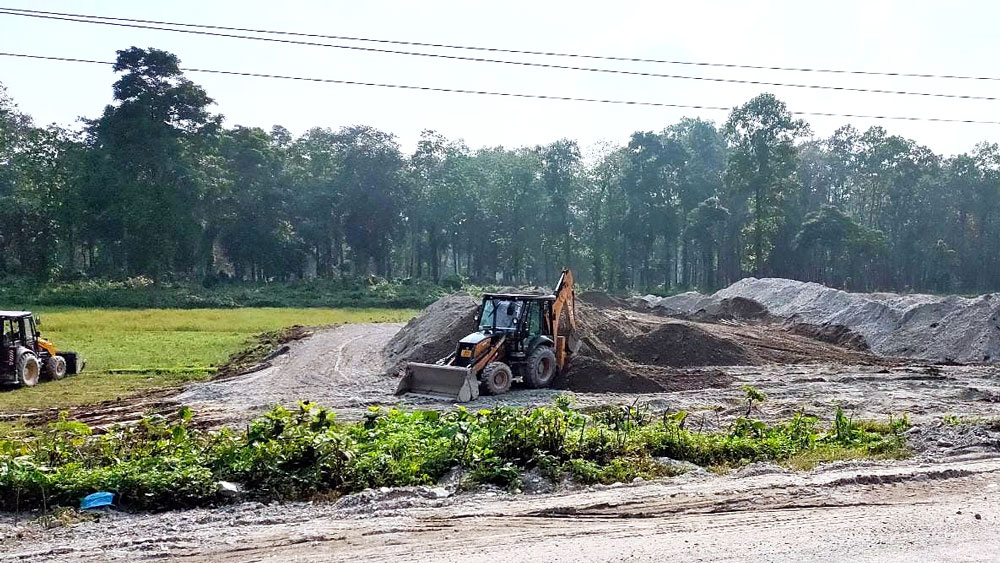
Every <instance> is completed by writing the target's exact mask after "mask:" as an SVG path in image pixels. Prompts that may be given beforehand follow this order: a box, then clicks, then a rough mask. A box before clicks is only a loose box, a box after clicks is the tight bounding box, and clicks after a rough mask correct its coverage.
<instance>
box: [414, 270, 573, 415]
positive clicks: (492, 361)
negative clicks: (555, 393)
mask: <svg viewBox="0 0 1000 563" xmlns="http://www.w3.org/2000/svg"><path fill="white" fill-rule="evenodd" d="M575 307H576V301H575V295H574V292H573V273H572V272H570V270H569V269H565V270H563V271H562V275H561V276H560V277H559V283H557V284H556V288H555V291H554V292H552V294H551V295H521V294H509V293H486V294H484V295H483V301H482V304H481V305H480V307H479V312H478V313H477V314H476V328H477V330H476V331H475V332H473V333H471V334H469V335H468V336H466V337H465V338H463V339H462V340H460V341H459V342H458V346H457V347H456V349H455V351H454V352H453V353H452V354H450V355H449V356H447V357H445V358H442V359H441V360H439V361H438V362H437V363H434V364H423V363H417V362H410V363H408V364H407V365H406V374H405V375H404V376H403V378H402V380H400V382H399V387H398V388H397V389H396V394H397V395H401V394H403V393H414V394H417V395H426V396H430V397H434V398H438V399H445V400H451V401H458V402H462V403H464V402H468V401H472V400H475V399H477V398H478V397H479V394H480V392H482V393H485V394H489V395H499V394H501V393H506V392H507V391H508V390H510V386H511V383H513V381H514V380H515V379H521V380H522V381H523V382H524V384H525V385H526V386H528V387H531V388H542V387H548V386H549V384H550V383H552V379H553V378H555V375H556V373H557V372H559V371H561V370H563V369H565V368H566V366H567V365H568V363H569V360H570V358H571V357H572V355H573V354H574V353H576V352H577V351H578V350H579V347H580V344H579V341H578V339H577V338H576V335H575V334H574V333H575V331H576V310H575Z"/></svg>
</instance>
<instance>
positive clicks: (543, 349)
mask: <svg viewBox="0 0 1000 563" xmlns="http://www.w3.org/2000/svg"><path fill="white" fill-rule="evenodd" d="M555 375H556V355H555V352H553V351H552V348H549V347H548V346H539V347H538V348H535V351H534V352H532V353H531V355H529V356H528V361H527V362H525V364H524V383H525V384H526V385H527V386H528V387H532V388H535V389H541V388H543V387H548V386H549V384H550V383H552V378H553V377H555Z"/></svg>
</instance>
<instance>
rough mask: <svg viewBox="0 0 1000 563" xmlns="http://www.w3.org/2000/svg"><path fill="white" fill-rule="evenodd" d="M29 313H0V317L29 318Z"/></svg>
mask: <svg viewBox="0 0 1000 563" xmlns="http://www.w3.org/2000/svg"><path fill="white" fill-rule="evenodd" d="M30 316H31V311H0V317H17V318H21V317H30Z"/></svg>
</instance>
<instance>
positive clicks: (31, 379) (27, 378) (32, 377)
mask: <svg viewBox="0 0 1000 563" xmlns="http://www.w3.org/2000/svg"><path fill="white" fill-rule="evenodd" d="M41 373H42V369H41V365H40V364H39V363H38V356H36V355H34V354H32V353H31V352H25V353H23V354H21V357H20V358H19V359H18V360H17V376H18V378H19V379H20V380H21V383H22V384H23V385H24V386H25V387H34V386H35V385H38V377H39V376H40V375H41Z"/></svg>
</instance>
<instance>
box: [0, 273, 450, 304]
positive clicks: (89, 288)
mask: <svg viewBox="0 0 1000 563" xmlns="http://www.w3.org/2000/svg"><path fill="white" fill-rule="evenodd" d="M444 293H446V290H445V289H444V288H442V287H440V286H437V285H434V284H433V283H430V282H427V281H420V280H416V281H413V280H411V281H410V282H409V283H403V282H401V281H400V282H388V281H384V280H375V283H370V280H368V279H367V278H353V277H341V278H332V279H313V280H300V281H294V282H273V283H262V282H261V283H251V282H237V283H223V282H222V281H220V280H219V279H218V278H217V277H214V276H213V277H209V278H206V279H205V280H204V282H203V283H201V284H194V283H191V284H189V283H160V284H154V283H153V281H152V280H150V279H149V278H146V277H144V276H138V277H134V278H129V279H127V280H124V281H98V280H87V281H75V282H62V283H52V284H43V285H39V284H36V283H32V282H27V281H20V282H8V283H5V284H3V285H2V286H0V300H2V301H3V302H5V303H16V304H18V306H19V307H29V306H64V307H88V308H123V309H142V308H158V309H205V308H233V307H357V308H364V307H391V308H413V309H420V308H423V307H426V306H427V305H429V304H431V303H433V302H434V301H435V300H437V299H438V298H439V297H441V296H442V295H444Z"/></svg>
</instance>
